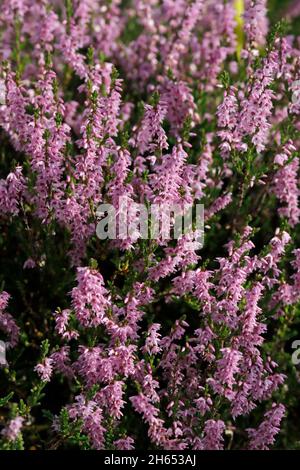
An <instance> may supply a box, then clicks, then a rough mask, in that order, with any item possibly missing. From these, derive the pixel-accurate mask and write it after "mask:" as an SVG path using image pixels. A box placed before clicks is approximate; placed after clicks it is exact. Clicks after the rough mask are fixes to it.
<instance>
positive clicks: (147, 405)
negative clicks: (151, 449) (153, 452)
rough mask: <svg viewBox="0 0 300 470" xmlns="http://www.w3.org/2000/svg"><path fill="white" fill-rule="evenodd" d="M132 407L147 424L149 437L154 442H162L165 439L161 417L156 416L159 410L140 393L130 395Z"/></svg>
mask: <svg viewBox="0 0 300 470" xmlns="http://www.w3.org/2000/svg"><path fill="white" fill-rule="evenodd" d="M130 401H131V403H132V406H133V408H134V409H135V410H136V411H137V412H138V413H140V414H141V415H142V417H143V419H144V420H145V422H146V423H147V424H148V425H149V432H148V434H149V437H150V439H151V440H152V441H153V442H154V443H156V444H162V443H163V442H164V441H165V439H166V433H165V429H164V427H163V421H162V419H160V418H158V414H159V410H158V408H156V407H155V406H153V405H152V404H151V401H150V400H149V399H148V398H147V397H146V396H145V395H143V393H140V394H139V395H135V396H133V397H130Z"/></svg>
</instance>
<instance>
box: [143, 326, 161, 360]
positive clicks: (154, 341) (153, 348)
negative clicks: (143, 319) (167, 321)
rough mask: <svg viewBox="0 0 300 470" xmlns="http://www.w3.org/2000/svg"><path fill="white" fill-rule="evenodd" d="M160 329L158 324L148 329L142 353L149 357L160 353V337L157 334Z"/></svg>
mask: <svg viewBox="0 0 300 470" xmlns="http://www.w3.org/2000/svg"><path fill="white" fill-rule="evenodd" d="M160 327H161V325H160V324H159V323H153V325H151V326H150V328H149V329H148V332H147V337H146V341H145V346H144V347H143V351H145V352H146V353H148V354H149V355H150V356H152V355H153V356H154V355H155V354H158V353H159V352H160V351H161V347H160V346H159V343H160V337H161V335H160V334H159V333H158V330H159V329H160Z"/></svg>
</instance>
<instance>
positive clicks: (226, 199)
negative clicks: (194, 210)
mask: <svg viewBox="0 0 300 470" xmlns="http://www.w3.org/2000/svg"><path fill="white" fill-rule="evenodd" d="M231 201H232V194H231V193H228V194H225V195H224V196H220V197H218V198H217V199H216V200H215V201H214V202H213V204H212V205H211V206H210V207H209V208H208V209H207V211H205V221H207V220H209V219H210V218H211V217H213V216H214V215H215V214H217V213H218V212H220V211H221V210H223V209H225V207H227V206H228V205H229V204H230V203H231Z"/></svg>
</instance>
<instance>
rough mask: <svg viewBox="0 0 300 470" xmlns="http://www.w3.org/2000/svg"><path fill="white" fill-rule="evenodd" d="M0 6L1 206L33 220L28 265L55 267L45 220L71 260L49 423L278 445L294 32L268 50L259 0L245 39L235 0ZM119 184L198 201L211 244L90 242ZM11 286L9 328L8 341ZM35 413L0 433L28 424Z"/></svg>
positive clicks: (57, 323)
mask: <svg viewBox="0 0 300 470" xmlns="http://www.w3.org/2000/svg"><path fill="white" fill-rule="evenodd" d="M2 3H3V6H2V13H1V18H0V30H1V44H0V58H1V59H2V60H3V62H2V65H1V66H0V79H1V86H3V87H4V91H5V100H4V101H3V102H1V103H0V127H1V138H2V133H3V135H4V137H3V139H4V141H5V142H6V143H7V142H9V146H10V147H9V148H11V149H12V151H13V152H14V155H15V159H16V161H17V163H16V164H12V163H11V161H9V162H7V163H6V168H9V170H8V171H7V170H5V171H6V173H5V174H3V177H2V178H1V179H0V218H1V223H3V224H4V226H5V227H8V226H10V224H14V223H15V222H16V221H18V223H19V224H20V223H21V222H22V227H21V229H20V228H18V230H21V231H24V233H25V232H26V236H28V233H30V236H31V234H34V235H32V240H34V242H32V243H33V245H32V247H31V249H29V250H28V252H27V258H25V259H27V261H25V264H24V260H22V265H21V268H22V269H25V268H31V269H30V273H31V272H42V271H43V269H47V262H48V258H47V257H51V255H49V250H50V248H49V250H47V247H46V245H47V242H45V237H49V238H50V239H51V240H52V241H54V245H56V243H60V242H61V240H63V242H61V243H64V245H63V249H64V253H63V255H64V256H65V257H66V259H67V261H65V263H66V266H67V268H66V267H64V268H62V270H61V271H60V270H59V268H57V272H56V278H57V283H58V284H59V283H60V277H63V276H64V275H65V274H66V272H67V274H68V276H69V280H68V282H67V283H66V284H64V286H66V287H64V289H63V294H61V293H60V299H61V304H60V305H57V306H54V307H53V302H52V303H50V304H49V308H48V307H47V308H48V316H49V318H48V319H47V322H46V320H45V322H44V325H46V324H47V327H46V326H45V331H44V333H41V334H40V337H41V336H42V337H43V339H45V338H48V339H49V343H50V347H49V348H48V349H49V350H47V351H46V353H45V354H43V356H42V358H41V359H38V357H36V358H35V364H37V365H35V366H33V367H32V369H33V370H34V371H35V373H34V377H35V380H37V379H39V381H40V382H39V383H41V384H42V385H40V386H41V387H46V388H45V393H46V394H47V387H48V385H47V384H48V383H49V382H51V381H52V380H53V378H54V377H55V375H57V376H59V377H60V378H61V379H62V381H63V383H64V384H66V387H68V390H69V392H68V394H66V396H67V397H69V399H68V401H67V402H66V403H65V405H64V406H63V409H62V412H61V414H60V415H59V416H55V417H53V426H52V431H51V432H54V433H55V435H56V436H59V437H57V439H58V442H66V443H68V442H69V443H70V442H72V443H74V442H75V441H76V439H78V442H80V445H84V446H90V447H91V448H94V449H119V450H130V449H134V448H140V447H141V446H148V447H149V448H154V447H155V448H159V449H170V450H184V449H194V450H210V449H211V450H221V449H225V448H227V447H228V438H227V436H228V432H232V433H233V442H234V444H233V445H234V446H236V448H250V449H268V448H270V447H271V446H272V445H273V444H274V443H275V437H276V435H277V434H278V433H279V431H280V423H281V421H282V419H283V417H284V415H285V407H284V405H283V404H282V403H281V402H280V398H278V397H280V394H279V393H277V392H278V391H280V390H282V388H283V387H282V384H283V383H284V381H285V380H286V376H285V371H284V370H283V369H282V367H281V364H279V363H278V362H277V360H276V357H277V356H276V353H277V351H276V348H275V347H274V350H272V348H271V347H269V343H270V342H271V340H270V335H272V333H273V334H274V336H276V334H277V333H276V332H277V331H280V332H281V323H280V321H281V320H282V322H283V321H285V320H287V322H292V321H293V317H292V313H291V312H292V311H293V308H296V306H297V304H298V303H299V300H300V294H299V292H300V250H299V249H297V243H299V236H298V235H297V233H294V232H293V229H295V227H297V224H298V223H299V217H300V208H299V201H298V200H299V156H298V154H299V148H300V139H299V131H300V124H299V110H298V108H297V106H291V105H290V96H289V94H290V91H288V90H291V87H292V83H293V82H294V81H295V80H297V79H298V78H299V40H298V41H297V39H296V38H294V37H291V36H288V37H286V38H285V37H282V35H281V34H280V32H279V31H275V33H274V39H273V41H269V42H268V44H267V47H266V49H263V48H264V47H265V44H266V41H267V39H266V37H267V33H268V19H267V7H266V3H267V2H266V1H265V0H246V1H245V2H244V3H245V13H244V15H243V17H242V18H241V19H240V20H241V23H242V24H243V25H244V35H243V44H238V42H239V41H240V39H239V38H238V36H237V34H236V27H237V24H236V12H235V2H234V1H232V0H229V1H227V2H223V1H221V0H220V1H219V0H218V1H216V0H193V1H188V0H172V1H171V0H164V1H158V0H151V1H149V0H147V1H146V0H132V1H130V2H126V4H127V3H128V5H127V6H126V7H125V6H123V2H121V1H119V0H111V1H110V2H102V1H81V0H74V1H71V0H70V1H68V2H65V3H66V6H63V3H62V2H59V1H56V0H43V1H41V2H38V3H37V2H36V1H34V0H22V1H17V2H15V1H14V2H12V1H8V0H3V2H2ZM134 27H136V30H135V32H134V34H130V32H132V29H133V28H134ZM16 31H17V33H18V34H16ZM16 37H17V38H16ZM18 41H19V42H18ZM21 46H22V47H21ZM239 46H241V49H242V50H241V54H240V57H239V54H238V53H237V51H238V47H239ZM262 50H263V51H264V52H262ZM239 71H240V72H239ZM239 73H240V75H239ZM287 128H288V129H289V131H286V129H287ZM291 128H292V130H291ZM285 132H286V133H285ZM120 197H126V198H127V200H128V201H129V204H132V203H140V204H141V203H143V204H146V205H151V204H165V205H167V206H171V205H174V204H177V205H181V206H182V205H184V204H193V203H202V204H204V205H205V233H206V235H205V236H206V238H205V245H204V248H203V249H202V250H196V249H191V243H190V237H189V235H188V234H185V235H184V236H182V237H181V238H179V239H178V240H172V239H169V240H167V241H166V240H162V239H160V238H158V239H157V240H141V239H140V238H139V237H138V236H128V238H126V239H125V240H122V241H119V240H113V241H110V240H105V241H104V240H99V239H97V237H96V225H97V214H96V210H97V207H98V205H99V204H100V203H107V204H113V205H114V207H115V209H116V212H117V213H119V212H120V210H121V209H120V207H119V198H120ZM268 220H270V221H272V224H273V225H266V224H267V222H268ZM20 221H21V222H20ZM22 233H23V232H22ZM45 234H46V235H45ZM57 234H58V235H57ZM60 234H63V235H60ZM257 234H258V235H257ZM24 236H25V235H24ZM259 237H261V238H259ZM34 243H35V244H34ZM43 243H45V245H43ZM35 247H37V248H36V249H35ZM41 247H42V248H41ZM291 247H293V249H292V250H291V249H290V248H291ZM53 255H55V250H54V251H53ZM45 258H46V268H45V267H44V266H45V262H44V259H45ZM54 259H56V258H55V256H54ZM54 269H55V267H54ZM28 271H29V270H28ZM22 272H23V271H22ZM24 272H25V271H24ZM26 273H27V271H26V272H25V274H24V276H25V275H26ZM30 273H29V275H30ZM43 279H44V278H43ZM51 279H53V276H52V278H51ZM53 282H54V281H53ZM69 286H71V287H69ZM48 287H50V289H52V286H48ZM48 287H47V288H48ZM8 290H9V289H8ZM9 291H10V290H9ZM10 292H11V291H10ZM20 292H21V294H20V295H19V297H20V298H21V299H22V298H23V297H24V296H25V298H26V299H27V297H26V295H27V294H26V283H25V282H24V286H23V287H22V290H20ZM24 292H25V293H24ZM60 292H61V291H60ZM19 297H17V299H16V303H15V304H13V302H12V305H15V306H16V307H15V308H16V310H17V305H18V302H20V299H19ZM28 298H29V295H28ZM54 298H55V301H56V299H57V297H55V296H54ZM8 299H9V295H8V294H7V293H6V292H5V291H3V292H2V293H1V294H0V329H1V331H3V332H4V334H5V337H6V338H8V343H7V344H8V346H9V347H10V348H14V347H17V343H18V339H19V336H20V328H19V326H17V323H18V321H19V318H18V314H15V315H14V318H15V319H14V318H13V317H12V316H11V315H10V314H9V313H7V312H6V308H7V304H8ZM12 300H13V301H14V299H12ZM56 307H57V308H56ZM55 308H56V310H55ZM53 310H55V313H54V314H53ZM287 314H290V316H291V318H288V319H286V315H287ZM33 315H35V316H39V315H40V312H39V311H38V309H37V310H36V311H33ZM278 319H279V322H278V323H276V322H277V320H278ZM27 320H28V324H30V320H29V319H25V320H24V318H23V317H22V321H21V319H20V327H21V325H22V322H23V321H24V324H25V326H26V328H27V326H28V325H27V323H26V321H27ZM42 323H43V322H42V321H40V323H39V324H42ZM23 326H24V325H23ZM26 328H25V330H26V331H27V330H28V328H27V329H26ZM41 328H42V327H41ZM274 332H275V333H274ZM280 334H281V333H280ZM35 337H39V336H38V334H37V335H36V336H35ZM24 338H25V339H22V344H23V346H24V345H25V347H26V345H28V342H27V339H26V338H27V337H26V335H25V336H24ZM270 344H273V343H272V342H271V343H270ZM273 353H274V357H273ZM35 354H36V350H35ZM31 372H32V371H31ZM261 409H263V412H262V413H261ZM254 410H255V412H254V413H253V411H254ZM26 413H27V409H26V411H24V410H23V415H22V416H17V417H15V418H13V419H12V420H11V421H8V424H7V425H6V427H5V428H4V430H3V431H2V436H3V440H4V441H15V440H16V439H17V437H18V435H19V433H20V432H21V430H22V427H23V426H26V427H27V426H28V428H30V426H31V425H33V426H34V424H31V423H33V420H27V419H25V418H26V417H27V415H26ZM253 416H254V418H253ZM62 418H64V419H65V421H64V422H62V421H63V419H62ZM237 418H239V419H241V423H242V424H241V428H242V432H241V433H239V432H238V430H237V432H236V434H235V429H238V426H240V425H239V424H237V423H239V419H238V420H237ZM257 419H259V420H260V421H259V422H258V421H257ZM27 423H28V424H27ZM66 423H67V424H66ZM136 423H138V425H136ZM249 423H250V424H249ZM253 423H255V424H253ZM250 426H251V427H250ZM254 426H255V429H254ZM141 428H142V429H143V430H144V431H145V432H144V434H145V437H144V439H145V441H144V442H143V443H142V444H141V441H140V439H141V437H140V436H139V429H141ZM66 429H68V430H67V431H66ZM240 435H241V436H242V437H240ZM78 436H79V437H78ZM83 436H85V437H86V440H84V438H83ZM86 442H88V444H86ZM235 443H236V444H235ZM66 445H67V444H66ZM230 445H231V444H230Z"/></svg>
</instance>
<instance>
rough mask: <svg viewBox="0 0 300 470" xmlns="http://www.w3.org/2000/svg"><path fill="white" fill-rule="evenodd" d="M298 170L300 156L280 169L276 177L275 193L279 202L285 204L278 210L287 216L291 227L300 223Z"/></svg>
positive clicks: (282, 215) (281, 214)
mask: <svg viewBox="0 0 300 470" xmlns="http://www.w3.org/2000/svg"><path fill="white" fill-rule="evenodd" d="M298 170H299V158H297V157H295V158H294V160H293V161H292V162H291V163H289V164H288V165H286V166H284V167H283V168H281V169H280V170H278V172H277V173H276V175H275V177H274V193H275V195H276V197H277V199H278V200H279V202H280V203H281V204H284V206H283V207H280V208H279V210H278V212H279V215H280V216H281V217H286V218H287V219H288V222H289V224H290V225H291V227H294V226H295V225H297V224H298V222H299V217H300V208H299V195H300V189H299V178H298Z"/></svg>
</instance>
